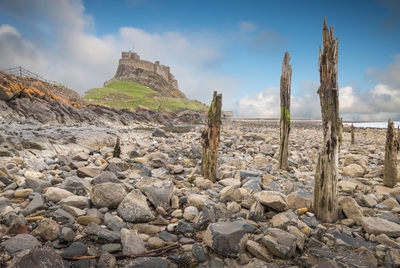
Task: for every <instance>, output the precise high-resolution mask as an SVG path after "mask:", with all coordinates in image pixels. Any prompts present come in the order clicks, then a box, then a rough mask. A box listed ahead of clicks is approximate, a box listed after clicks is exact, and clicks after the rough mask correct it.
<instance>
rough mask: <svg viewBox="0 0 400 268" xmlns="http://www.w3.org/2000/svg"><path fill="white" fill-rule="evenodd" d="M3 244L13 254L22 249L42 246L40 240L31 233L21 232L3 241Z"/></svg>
mask: <svg viewBox="0 0 400 268" xmlns="http://www.w3.org/2000/svg"><path fill="white" fill-rule="evenodd" d="M2 245H3V246H4V248H5V249H6V250H7V251H8V252H10V254H11V255H13V254H14V253H16V252H18V251H21V250H24V249H30V248H33V247H36V246H40V242H39V241H38V240H37V239H36V238H35V237H34V236H32V235H30V234H19V235H16V236H14V237H11V238H10V239H7V240H6V241H4V242H3V243H2Z"/></svg>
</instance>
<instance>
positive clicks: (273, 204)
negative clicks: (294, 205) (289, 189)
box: [254, 191, 289, 211]
mask: <svg viewBox="0 0 400 268" xmlns="http://www.w3.org/2000/svg"><path fill="white" fill-rule="evenodd" d="M254 197H255V198H256V200H257V201H258V202H260V203H261V204H263V205H264V206H267V207H269V208H272V209H273V210H276V211H286V210H288V209H289V206H288V204H287V201H286V196H285V195H283V194H282V193H280V192H277V191H261V192H258V193H256V194H255V195H254Z"/></svg>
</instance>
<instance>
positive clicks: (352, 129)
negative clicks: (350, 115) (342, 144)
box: [350, 124, 355, 144]
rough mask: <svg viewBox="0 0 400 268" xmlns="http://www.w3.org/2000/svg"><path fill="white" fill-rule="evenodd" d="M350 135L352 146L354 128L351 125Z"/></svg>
mask: <svg viewBox="0 0 400 268" xmlns="http://www.w3.org/2000/svg"><path fill="white" fill-rule="evenodd" d="M350 133H351V144H354V143H355V139H354V126H353V124H351V127H350Z"/></svg>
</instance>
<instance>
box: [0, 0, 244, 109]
mask: <svg viewBox="0 0 400 268" xmlns="http://www.w3.org/2000/svg"><path fill="white" fill-rule="evenodd" d="M0 8H4V9H5V10H6V11H8V12H9V13H11V14H14V15H15V16H16V17H18V18H20V19H21V20H24V21H26V22H27V23H28V21H33V22H35V29H36V30H37V32H36V33H35V34H36V35H39V36H40V38H36V39H32V40H29V39H27V38H25V37H24V36H21V34H20V33H19V32H18V30H17V29H15V28H14V27H12V26H10V25H2V26H1V27H0V58H1V59H2V60H1V61H0V68H1V69H6V68H10V67H16V66H23V67H25V68H28V69H30V70H32V71H33V72H36V73H39V74H40V75H41V76H44V77H46V78H49V79H52V80H56V81H59V82H62V83H64V84H66V85H67V86H68V87H70V88H72V89H75V90H77V91H78V92H79V93H81V94H83V93H84V92H85V91H86V90H88V89H90V88H93V87H100V86H102V84H103V82H105V81H106V80H108V79H110V78H112V77H113V76H114V74H115V72H116V69H117V65H118V59H119V58H120V53H121V51H126V50H129V49H130V48H131V47H132V41H134V42H135V51H137V52H138V53H139V54H140V56H141V58H142V59H146V60H150V61H155V60H159V61H160V62H161V64H165V65H169V66H171V72H172V73H173V74H174V75H175V77H176V78H177V80H178V82H179V87H180V89H181V90H182V91H183V92H184V93H185V94H186V95H187V96H188V97H189V98H196V99H199V100H201V101H204V102H209V99H210V98H211V96H212V92H213V90H218V91H219V92H222V93H223V94H224V95H229V94H230V93H231V92H232V91H233V90H234V89H235V88H236V85H237V81H236V78H234V77H229V76H226V75H219V74H218V71H217V68H216V67H218V63H219V62H220V61H221V60H222V59H223V54H222V52H221V51H222V49H221V45H222V43H223V42H222V41H221V40H220V39H218V37H216V36H213V35H212V34H207V33H200V34H183V33H180V32H163V33H150V32H146V31H144V30H141V29H138V28H133V27H122V28H120V29H119V31H118V32H116V33H113V34H109V35H105V36H95V35H93V34H90V33H88V32H87V30H88V29H90V28H93V27H95V24H94V22H93V19H92V18H91V16H89V15H87V14H85V13H84V11H85V10H84V6H83V4H82V1H81V0H57V1H53V0H38V1H35V3H33V1H32V2H31V1H29V2H26V3H25V4H24V3H23V1H22V0H16V1H8V2H7V1H6V2H3V3H0ZM28 10H29V12H28Z"/></svg>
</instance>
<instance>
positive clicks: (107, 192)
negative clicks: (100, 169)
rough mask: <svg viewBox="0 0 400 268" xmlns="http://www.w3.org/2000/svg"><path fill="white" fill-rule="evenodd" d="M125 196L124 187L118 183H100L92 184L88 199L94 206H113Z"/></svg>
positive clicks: (116, 205)
mask: <svg viewBox="0 0 400 268" xmlns="http://www.w3.org/2000/svg"><path fill="white" fill-rule="evenodd" d="M125 196H126V191H125V188H124V186H123V185H122V184H120V183H112V182H108V183H101V184H97V185H95V186H93V188H92V190H91V191H90V200H91V201H92V203H93V205H95V206H96V207H99V208H102V207H108V208H115V207H118V205H119V204H120V203H121V201H122V200H123V199H124V197H125Z"/></svg>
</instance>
